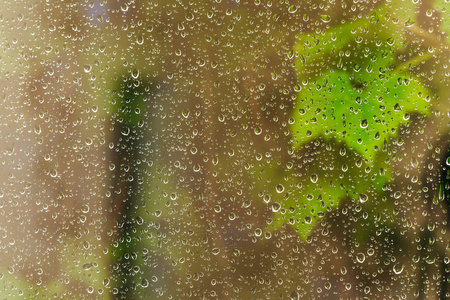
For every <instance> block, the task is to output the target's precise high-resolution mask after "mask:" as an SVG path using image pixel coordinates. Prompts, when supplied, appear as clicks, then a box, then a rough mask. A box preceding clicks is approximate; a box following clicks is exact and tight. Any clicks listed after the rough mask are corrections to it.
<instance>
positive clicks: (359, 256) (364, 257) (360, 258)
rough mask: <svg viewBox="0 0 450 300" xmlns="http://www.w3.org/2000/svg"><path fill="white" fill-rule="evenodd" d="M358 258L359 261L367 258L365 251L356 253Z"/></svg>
mask: <svg viewBox="0 0 450 300" xmlns="http://www.w3.org/2000/svg"><path fill="white" fill-rule="evenodd" d="M356 260H357V261H358V262H359V263H363V262H364V261H365V260H366V256H365V255H364V253H362V252H359V253H358V254H356Z"/></svg>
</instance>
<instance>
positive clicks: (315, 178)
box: [310, 174, 319, 183]
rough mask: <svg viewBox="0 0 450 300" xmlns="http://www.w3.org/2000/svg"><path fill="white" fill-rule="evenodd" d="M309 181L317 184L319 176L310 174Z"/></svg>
mask: <svg viewBox="0 0 450 300" xmlns="http://www.w3.org/2000/svg"><path fill="white" fill-rule="evenodd" d="M310 179H311V182H312V183H317V181H318V180H319V176H318V175H317V174H312V175H311V176H310Z"/></svg>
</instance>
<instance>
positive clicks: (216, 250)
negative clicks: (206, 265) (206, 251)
mask: <svg viewBox="0 0 450 300" xmlns="http://www.w3.org/2000/svg"><path fill="white" fill-rule="evenodd" d="M211 252H212V254H214V255H217V254H219V253H220V249H219V248H213V249H212V250H211Z"/></svg>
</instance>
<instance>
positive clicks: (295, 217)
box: [260, 139, 391, 240]
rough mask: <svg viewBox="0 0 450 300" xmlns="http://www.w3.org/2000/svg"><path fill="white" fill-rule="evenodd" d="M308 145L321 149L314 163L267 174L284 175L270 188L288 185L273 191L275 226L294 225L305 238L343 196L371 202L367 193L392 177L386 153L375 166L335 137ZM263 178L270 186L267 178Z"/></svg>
mask: <svg viewBox="0 0 450 300" xmlns="http://www.w3.org/2000/svg"><path fill="white" fill-rule="evenodd" d="M306 147H309V148H310V149H311V147H314V148H315V150H314V152H316V153H317V154H316V155H315V156H314V158H313V159H311V161H312V163H308V164H307V165H302V166H301V167H300V168H301V170H298V171H297V172H292V171H291V172H289V171H284V172H285V174H281V173H280V174H277V176H274V174H267V175H266V176H271V177H272V178H284V180H282V181H273V180H272V185H273V186H272V187H269V189H270V190H276V186H277V185H279V184H282V186H283V187H285V191H284V192H283V193H271V194H270V195H271V197H270V199H271V200H272V201H273V202H272V209H273V211H274V216H273V224H272V225H271V226H273V228H274V229H279V228H282V227H284V226H285V225H290V226H292V227H293V228H294V229H295V230H296V231H297V233H298V235H299V236H300V237H301V238H302V239H303V240H305V239H306V238H307V237H308V236H309V235H310V234H311V231H312V230H313V228H314V226H315V225H316V224H317V221H318V220H319V219H320V218H321V217H322V216H324V215H325V214H326V213H327V212H329V211H331V209H334V208H336V207H338V206H339V205H340V203H341V201H342V199H344V198H349V199H350V198H351V199H354V201H359V202H361V203H365V202H370V201H371V198H372V197H371V196H367V198H366V197H364V195H373V194H379V193H382V192H383V191H382V189H383V186H384V185H385V184H386V183H387V182H388V181H389V180H390V178H391V174H390V172H389V170H387V169H388V160H386V157H385V156H387V154H386V153H383V155H379V156H378V157H377V161H376V164H375V165H376V166H377V167H374V166H372V167H371V166H369V165H368V164H367V163H364V162H363V160H362V159H361V158H360V157H359V155H358V154H357V153H356V152H354V151H349V149H348V148H346V147H345V145H344V144H342V143H338V142H336V141H335V140H331V141H329V142H327V143H325V142H324V141H323V140H322V141H321V140H320V139H319V140H317V141H315V142H314V143H310V144H308V145H307V146H306ZM311 155H312V154H309V155H308V157H310V156H311ZM304 161H307V160H306V158H305V160H304ZM260 182H263V183H264V184H265V185H266V187H267V184H266V182H267V180H264V179H262V180H260Z"/></svg>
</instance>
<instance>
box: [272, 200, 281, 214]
mask: <svg viewBox="0 0 450 300" xmlns="http://www.w3.org/2000/svg"><path fill="white" fill-rule="evenodd" d="M280 208H281V204H280V203H278V202H274V203H273V204H272V211H273V212H278V211H279V210H280Z"/></svg>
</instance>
